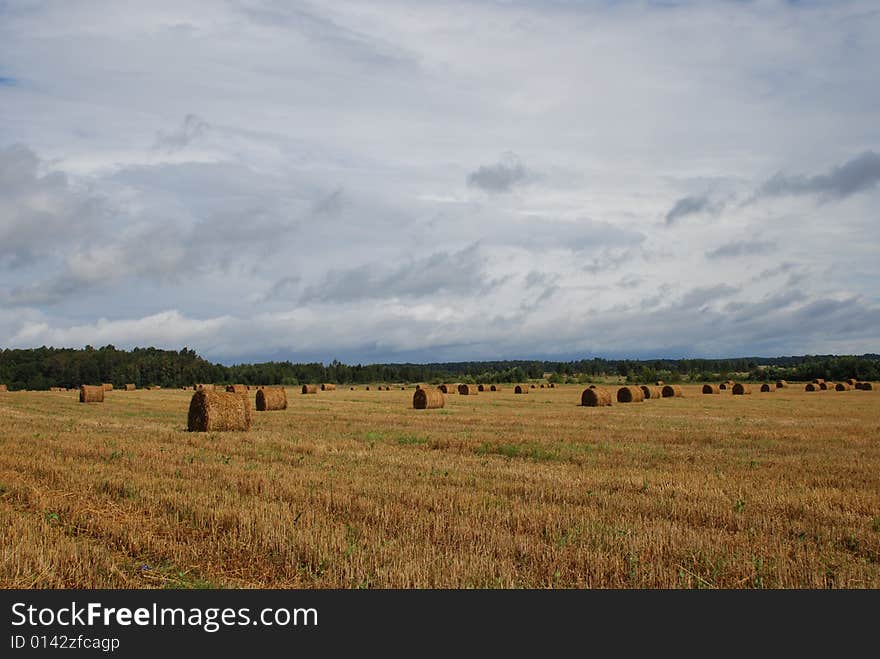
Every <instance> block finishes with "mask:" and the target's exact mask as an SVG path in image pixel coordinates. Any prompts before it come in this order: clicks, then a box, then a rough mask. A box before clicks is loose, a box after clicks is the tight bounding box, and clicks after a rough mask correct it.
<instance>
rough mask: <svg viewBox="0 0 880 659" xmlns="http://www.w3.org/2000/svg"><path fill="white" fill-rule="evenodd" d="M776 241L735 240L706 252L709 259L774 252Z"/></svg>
mask: <svg viewBox="0 0 880 659" xmlns="http://www.w3.org/2000/svg"><path fill="white" fill-rule="evenodd" d="M775 249H777V247H776V243H774V242H770V241H763V240H735V241H733V242H730V243H725V244H724V245H721V246H720V247H716V248H715V249H711V250H709V251H707V252H706V258H707V259H731V258H736V257H739V256H756V255H759V254H766V253H768V252H772V251H774V250H775Z"/></svg>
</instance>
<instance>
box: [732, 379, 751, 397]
mask: <svg viewBox="0 0 880 659" xmlns="http://www.w3.org/2000/svg"><path fill="white" fill-rule="evenodd" d="M751 393H752V388H751V387H750V386H749V385H747V384H746V383H744V382H737V383H736V384H735V385H733V395H734V396H745V395H748V394H751Z"/></svg>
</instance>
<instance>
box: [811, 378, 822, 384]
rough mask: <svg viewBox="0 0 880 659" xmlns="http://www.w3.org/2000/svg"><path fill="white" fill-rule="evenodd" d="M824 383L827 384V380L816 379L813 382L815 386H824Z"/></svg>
mask: <svg viewBox="0 0 880 659" xmlns="http://www.w3.org/2000/svg"><path fill="white" fill-rule="evenodd" d="M823 382H825V380H824V379H822V378H816V379H815V380H813V384H822V383H823Z"/></svg>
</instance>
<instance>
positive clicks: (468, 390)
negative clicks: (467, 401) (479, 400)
mask: <svg viewBox="0 0 880 659" xmlns="http://www.w3.org/2000/svg"><path fill="white" fill-rule="evenodd" d="M458 393H459V394H460V395H462V396H476V395H477V387H476V385H473V384H460V385H458Z"/></svg>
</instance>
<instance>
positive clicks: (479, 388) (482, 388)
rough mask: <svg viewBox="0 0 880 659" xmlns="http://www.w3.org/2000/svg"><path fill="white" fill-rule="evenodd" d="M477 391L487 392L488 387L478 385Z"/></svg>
mask: <svg viewBox="0 0 880 659" xmlns="http://www.w3.org/2000/svg"><path fill="white" fill-rule="evenodd" d="M477 391H489V385H486V384H478V385H477Z"/></svg>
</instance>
